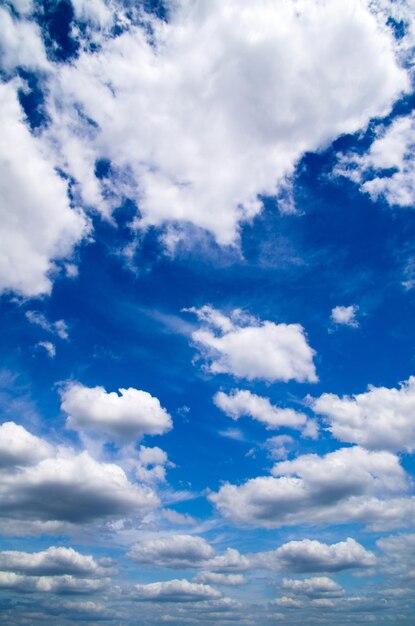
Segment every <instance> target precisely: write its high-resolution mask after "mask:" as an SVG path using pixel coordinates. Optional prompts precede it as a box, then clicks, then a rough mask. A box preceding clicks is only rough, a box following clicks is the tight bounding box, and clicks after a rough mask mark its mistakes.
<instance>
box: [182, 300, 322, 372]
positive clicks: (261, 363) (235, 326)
mask: <svg viewBox="0 0 415 626" xmlns="http://www.w3.org/2000/svg"><path fill="white" fill-rule="evenodd" d="M190 310H191V311H192V312H193V313H195V314H196V315H197V316H198V317H199V319H201V320H202V322H204V324H205V325H204V326H203V327H202V328H201V329H199V330H197V331H195V332H193V334H192V339H193V341H194V342H195V344H196V346H197V347H198V348H199V350H200V351H201V353H202V355H203V356H204V357H205V358H206V360H207V362H208V365H207V367H208V369H209V370H210V371H211V372H212V373H214V374H232V375H233V376H235V377H237V378H247V379H248V380H253V379H256V378H259V379H265V380H268V381H276V380H281V381H285V382H287V381H289V380H293V379H294V380H297V381H298V382H305V381H308V382H316V381H317V375H316V371H315V367H314V363H313V356H314V354H315V353H314V350H312V348H310V346H309V345H308V343H307V339H306V336H305V333H304V329H303V327H302V326H300V324H274V323H273V322H269V321H265V322H261V321H259V320H256V319H255V318H252V317H247V316H243V315H242V314H241V312H240V311H239V310H235V311H233V313H232V314H231V315H230V316H229V317H226V316H224V315H223V314H220V317H221V321H220V324H219V323H218V322H217V314H218V311H216V310H215V309H213V308H212V307H210V306H205V307H202V308H201V309H190ZM224 320H225V321H224Z"/></svg>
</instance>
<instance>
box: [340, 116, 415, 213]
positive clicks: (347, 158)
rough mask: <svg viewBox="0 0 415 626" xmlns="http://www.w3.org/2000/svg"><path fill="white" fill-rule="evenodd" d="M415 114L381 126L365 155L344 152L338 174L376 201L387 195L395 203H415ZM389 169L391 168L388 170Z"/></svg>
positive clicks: (389, 200) (405, 205)
mask: <svg viewBox="0 0 415 626" xmlns="http://www.w3.org/2000/svg"><path fill="white" fill-rule="evenodd" d="M414 156H415V114H414V113H412V114H410V115H407V116H402V117H398V118H396V119H395V120H394V121H393V122H392V123H391V124H390V126H384V127H380V129H379V130H378V133H377V137H376V139H375V140H374V141H373V143H372V145H371V147H370V149H369V151H368V152H367V153H366V154H364V155H363V156H360V155H357V154H353V153H349V154H346V155H342V156H340V161H339V164H338V166H337V167H336V168H335V169H334V173H335V175H339V176H345V177H347V178H350V179H351V180H352V181H354V182H355V183H356V184H358V185H359V186H360V189H361V190H362V191H364V192H365V193H367V194H369V196H370V197H371V199H372V200H373V201H375V200H378V199H379V198H383V199H384V200H386V202H388V204H390V205H392V206H401V207H413V206H414V205H415V185H414V176H415V165H414ZM387 170H389V171H387Z"/></svg>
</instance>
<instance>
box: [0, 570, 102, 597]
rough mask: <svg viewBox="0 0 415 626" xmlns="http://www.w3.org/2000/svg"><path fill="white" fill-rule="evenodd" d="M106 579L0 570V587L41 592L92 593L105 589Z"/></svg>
mask: <svg viewBox="0 0 415 626" xmlns="http://www.w3.org/2000/svg"><path fill="white" fill-rule="evenodd" d="M108 584H109V581H108V580H106V579H96V578H75V577H74V576H69V575H64V576H23V575H21V574H14V573H13V572H0V589H12V590H16V591H24V592H26V593H27V592H41V593H42V592H43V593H62V594H65V593H84V594H89V593H94V592H96V591H101V590H102V589H105V588H106V587H107V586H108Z"/></svg>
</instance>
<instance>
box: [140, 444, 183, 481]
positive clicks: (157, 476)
mask: <svg viewBox="0 0 415 626" xmlns="http://www.w3.org/2000/svg"><path fill="white" fill-rule="evenodd" d="M166 467H174V464H173V463H171V462H170V461H169V459H168V456H167V454H166V453H165V452H164V450H162V449H161V448H158V447H157V446H156V447H154V448H147V447H146V446H140V449H139V452H138V463H137V465H136V469H135V474H136V476H137V478H138V479H139V480H141V481H143V482H147V483H152V482H164V481H165V480H166Z"/></svg>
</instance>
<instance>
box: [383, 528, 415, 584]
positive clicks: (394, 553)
mask: <svg viewBox="0 0 415 626" xmlns="http://www.w3.org/2000/svg"><path fill="white" fill-rule="evenodd" d="M376 544H377V546H378V548H380V550H381V551H382V553H383V554H382V556H381V558H380V569H381V571H383V572H384V573H387V574H389V575H392V576H393V577H394V579H396V578H398V577H399V578H404V579H407V580H415V565H414V563H415V533H411V534H407V535H394V536H392V537H384V538H382V539H378V541H377V542H376Z"/></svg>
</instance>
